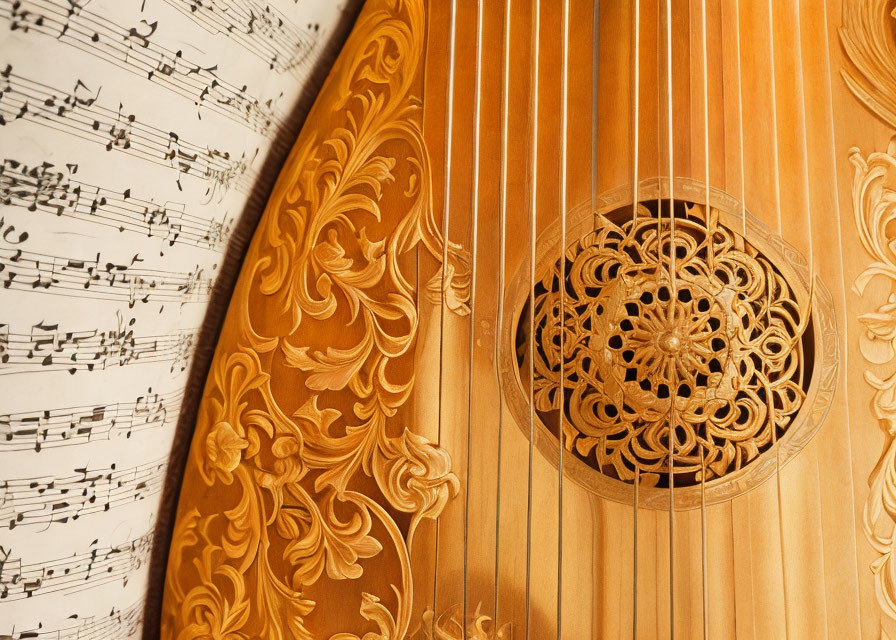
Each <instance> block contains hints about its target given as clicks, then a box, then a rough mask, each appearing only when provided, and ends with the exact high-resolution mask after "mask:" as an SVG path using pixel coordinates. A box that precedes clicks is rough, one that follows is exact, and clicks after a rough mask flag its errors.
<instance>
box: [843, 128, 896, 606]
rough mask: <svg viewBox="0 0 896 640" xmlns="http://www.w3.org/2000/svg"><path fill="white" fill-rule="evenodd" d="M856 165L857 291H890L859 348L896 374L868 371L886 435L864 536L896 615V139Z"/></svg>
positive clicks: (856, 155)
mask: <svg viewBox="0 0 896 640" xmlns="http://www.w3.org/2000/svg"><path fill="white" fill-rule="evenodd" d="M849 158H850V161H851V162H852V164H853V165H854V166H855V176H854V181H853V189H852V197H853V211H854V213H855V217H856V226H857V228H858V231H859V238H860V240H861V241H862V246H864V247H865V250H866V251H867V252H868V253H869V254H870V255H871V256H872V258H874V262H872V263H871V264H870V265H869V266H868V267H867V268H866V269H865V270H864V271H863V272H862V273H861V274H860V275H859V277H858V278H857V279H856V281H855V284H854V286H853V288H854V290H855V291H856V293H858V294H859V295H863V294H864V293H865V291H866V289H867V288H868V285H869V283H871V281H872V280H875V279H883V280H884V282H886V283H887V284H888V285H889V287H890V294H889V295H888V296H887V298H886V299H885V300H883V301H881V302H880V303H879V304H878V306H877V309H876V310H875V311H873V312H871V313H866V314H863V315H861V316H859V321H860V322H861V323H862V324H863V325H864V331H863V332H862V334H861V335H860V337H859V350H860V351H861V353H862V355H863V356H864V358H865V360H867V361H868V363H869V364H871V365H891V366H890V369H891V372H890V373H889V374H885V375H883V376H880V375H878V374H876V373H875V372H872V371H870V370H867V371H865V380H866V381H867V382H868V384H869V385H870V386H871V387H872V388H873V389H874V395H873V396H872V399H871V411H872V414H873V415H874V417H875V418H876V419H877V420H878V424H879V425H880V428H881V429H882V430H883V432H884V434H885V438H886V441H885V446H884V453H883V455H882V456H881V457H880V459H879V460H878V462H877V465H876V466H875V468H874V470H873V471H872V473H871V475H870V477H869V484H870V486H871V491H870V494H869V496H868V499H867V500H866V501H865V510H864V517H863V525H864V531H865V537H866V538H867V539H868V542H869V543H871V546H872V547H873V548H874V550H875V552H876V553H877V554H878V556H877V559H876V560H875V561H874V563H873V564H872V566H871V570H872V572H873V573H874V584H875V591H876V594H877V600H878V603H879V604H880V606H881V609H882V610H883V612H884V613H885V614H887V615H888V616H890V617H892V618H896V562H894V557H893V556H894V552H896V367H893V366H892V365H893V364H894V356H896V351H894V348H896V252H894V244H893V242H894V241H896V232H894V230H893V223H894V221H896V191H894V190H893V188H892V185H893V184H894V182H893V181H894V179H896V138H893V139H892V140H891V141H890V144H889V148H888V149H887V151H886V152H885V153H883V152H874V153H872V154H870V155H869V156H868V157H867V158H865V157H863V155H862V153H861V151H859V150H858V149H855V148H854V149H852V150H851V151H850V156H849Z"/></svg>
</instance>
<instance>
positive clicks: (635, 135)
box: [632, 0, 641, 640]
mask: <svg viewBox="0 0 896 640" xmlns="http://www.w3.org/2000/svg"><path fill="white" fill-rule="evenodd" d="M632 42H633V43H634V51H633V53H632V63H633V64H632V66H633V70H632V75H633V78H634V81H633V83H632V232H633V233H635V227H636V225H637V221H638V206H639V204H640V202H639V189H638V187H639V186H640V185H639V179H640V175H639V173H638V171H639V167H638V151H639V149H638V145H639V144H640V141H639V133H640V132H639V130H638V129H639V126H640V108H639V104H638V103H639V102H640V92H641V0H635V4H634V34H633V38H632ZM640 480H641V467H640V465H639V464H638V463H637V462H636V463H635V480H634V483H635V486H634V501H633V503H632V505H633V506H632V510H633V511H632V639H633V640H636V639H637V637H638V483H639V482H640Z"/></svg>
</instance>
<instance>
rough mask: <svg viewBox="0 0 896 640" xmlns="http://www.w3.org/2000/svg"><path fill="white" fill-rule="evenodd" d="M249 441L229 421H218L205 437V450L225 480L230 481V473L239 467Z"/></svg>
mask: <svg viewBox="0 0 896 640" xmlns="http://www.w3.org/2000/svg"><path fill="white" fill-rule="evenodd" d="M248 446H249V441H248V440H246V439H245V438H243V437H242V436H240V434H239V433H237V431H236V430H235V429H234V428H233V427H232V426H231V425H230V423H229V422H223V421H222V422H218V423H217V424H216V425H215V426H214V427H213V428H212V430H211V431H210V432H209V434H208V437H207V438H206V439H205V451H206V455H207V456H208V460H209V462H210V463H211V464H212V465H213V466H214V467H216V468H217V469H218V470H220V471H221V472H223V473H222V475H223V477H224V480H225V482H228V483H229V482H230V480H231V476H230V473H231V472H232V471H233V470H234V469H236V468H237V466H239V464H240V459H241V458H242V451H243V449H245V448H246V447H248Z"/></svg>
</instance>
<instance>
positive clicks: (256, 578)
mask: <svg viewBox="0 0 896 640" xmlns="http://www.w3.org/2000/svg"><path fill="white" fill-rule="evenodd" d="M423 17H424V16H423V7H422V4H421V3H420V2H415V1H410V2H395V3H392V2H372V3H369V5H368V6H367V7H366V8H365V10H364V12H363V14H362V15H361V17H360V18H359V21H358V24H357V25H356V27H355V30H354V33H353V34H352V36H351V38H350V39H349V41H348V42H347V44H346V46H345V49H344V50H343V52H342V54H341V56H340V59H339V63H338V64H337V67H336V71H335V73H334V75H332V76H331V77H330V78H329V79H328V81H327V84H326V86H325V88H324V89H323V92H322V95H321V97H320V98H319V99H318V102H317V105H316V106H315V109H314V111H313V112H312V114H311V115H310V116H309V122H308V123H307V124H306V126H305V128H304V131H303V134H302V136H301V138H300V139H299V141H298V142H297V143H296V146H295V148H294V149H293V152H292V154H291V155H290V157H289V159H288V161H287V164H286V166H285V167H284V169H283V171H282V173H281V176H280V179H279V180H278V182H277V185H276V188H275V190H274V194H273V196H272V198H271V202H270V203H269V205H268V208H267V211H266V212H265V215H264V217H263V219H262V222H261V224H260V227H259V229H258V231H257V232H256V235H255V239H254V241H253V243H252V246H251V249H250V250H249V253H248V255H247V257H246V267H245V268H244V270H243V273H242V274H241V277H240V281H239V284H238V286H237V289H236V292H235V294H234V298H233V300H232V302H231V306H230V310H229V312H228V316H227V321H226V325H225V328H224V331H223V334H222V336H221V340H220V343H219V345H218V349H217V352H216V354H215V359H214V362H213V365H212V372H211V374H210V377H209V380H208V384H207V386H206V389H205V395H204V398H203V404H202V408H201V411H200V416H201V417H200V420H199V423H198V425H197V427H196V433H195V435H194V439H193V446H192V450H191V452H190V458H189V464H188V469H187V474H186V477H185V480H184V489H183V491H182V493H181V498H180V508H179V514H178V522H177V525H176V530H175V535H174V542H173V545H172V548H171V557H170V562H169V569H168V579H167V588H166V597H165V604H164V620H163V633H165V634H166V635H169V636H171V637H177V638H179V639H186V638H204V637H215V638H218V637H228V638H230V637H246V638H248V637H270V638H287V637H290V638H310V637H321V635H326V636H330V635H331V634H335V635H332V637H333V638H340V639H342V640H347V639H349V638H357V637H359V636H358V635H355V634H353V633H350V632H347V633H337V632H343V631H345V630H346V629H351V628H354V627H358V626H359V624H360V623H359V622H355V623H352V622H351V621H350V619H351V618H350V616H354V617H355V618H356V619H357V620H359V621H360V620H361V619H362V618H363V619H364V620H367V621H369V622H370V623H372V625H373V626H374V627H375V628H376V629H377V630H378V634H377V637H403V636H404V635H405V634H406V633H407V631H408V628H409V625H410V622H411V604H412V599H413V591H412V589H413V576H412V574H411V567H410V562H409V548H411V547H412V546H413V542H412V541H413V539H414V534H415V532H416V530H417V528H418V526H419V524H420V523H421V522H422V521H423V520H425V519H428V518H433V517H436V516H438V514H439V513H440V512H441V511H442V509H443V507H444V505H445V502H446V500H448V498H449V497H450V496H451V495H453V494H454V493H456V492H457V486H458V480H457V478H456V477H455V476H454V475H453V474H451V473H450V471H449V459H448V456H447V454H446V453H445V451H444V450H442V449H439V448H437V447H435V446H433V445H432V444H431V443H430V442H429V441H427V440H426V439H425V438H424V437H422V436H420V435H418V434H416V433H414V432H413V431H411V430H409V429H407V428H405V425H407V424H408V423H412V422H413V421H412V420H410V419H409V417H410V415H411V414H410V411H409V407H408V403H407V400H408V397H409V395H410V393H411V391H412V389H413V385H414V374H413V370H412V369H411V368H410V367H409V366H404V367H402V366H400V363H401V362H402V361H407V360H409V359H412V358H413V349H412V348H413V345H414V340H415V337H416V333H417V327H418V321H419V320H418V315H417V310H416V306H415V284H414V283H415V281H416V280H417V279H418V278H419V277H424V278H425V279H424V282H426V280H427V279H428V278H429V277H434V278H435V281H436V282H439V281H443V282H444V283H445V285H444V286H445V287H446V290H449V291H451V292H453V294H454V299H456V300H457V301H458V307H457V309H458V310H462V309H463V308H464V307H463V302H462V298H463V292H462V291H461V290H458V288H457V285H456V281H457V278H456V275H455V274H457V264H458V263H457V260H456V258H457V253H456V251H455V250H454V249H449V253H450V256H451V257H450V259H451V260H452V262H451V263H450V272H449V274H448V275H446V276H445V277H441V278H440V276H439V274H432V273H430V275H429V276H426V275H425V271H424V270H423V269H421V270H420V271H417V269H416V268H415V256H414V254H413V253H412V251H413V250H414V249H415V248H416V247H417V246H418V245H419V246H423V247H425V250H427V251H428V252H430V253H431V254H432V255H433V256H436V257H438V258H441V256H442V249H441V246H440V245H441V238H440V235H439V233H438V231H437V229H436V227H435V224H434V221H433V218H432V209H431V206H430V198H431V191H430V189H431V182H430V169H429V159H428V157H427V155H426V152H425V148H424V143H423V140H422V137H421V133H420V104H419V98H418V95H419V91H420V71H421V67H420V61H421V56H422V53H423V47H422V38H423V35H424V31H423ZM396 158H400V160H401V161H400V162H397V161H396ZM409 257H410V260H409V259H408V258H409ZM336 326H342V327H343V328H342V329H340V330H338V331H337V332H335V333H334V331H333V328H334V327H336ZM397 365H398V366H397ZM399 523H400V524H399ZM367 559H379V560H380V562H379V564H372V565H369V566H372V567H374V569H373V571H374V574H377V573H379V577H378V578H376V579H374V580H373V582H375V583H376V584H377V585H378V588H376V587H374V586H373V585H367V586H365V588H364V589H363V590H360V589H359V588H358V587H359V584H358V581H357V579H358V578H360V577H361V576H362V575H363V574H364V572H365V567H364V566H362V565H361V564H360V561H361V560H367ZM367 570H368V571H370V570H371V569H369V568H368V569H367ZM334 581H354V582H351V583H349V588H348V589H338V588H337V589H335V590H334V591H329V590H328V587H327V586H326V584H327V583H331V582H334ZM333 593H339V594H340V601H341V602H342V603H343V604H342V605H341V606H339V607H338V608H335V609H334V608H333V607H332V606H331V605H332V598H333V595H332V594H333ZM318 594H319V595H318ZM321 598H325V599H327V600H329V605H328V606H325V607H324V608H321V607H320V605H319V600H320V599H321ZM349 600H354V602H355V603H356V604H354V606H349V605H348V602H349ZM312 628H313V629H314V633H313V634H312V632H311V630H310V629H312ZM365 637H367V636H365Z"/></svg>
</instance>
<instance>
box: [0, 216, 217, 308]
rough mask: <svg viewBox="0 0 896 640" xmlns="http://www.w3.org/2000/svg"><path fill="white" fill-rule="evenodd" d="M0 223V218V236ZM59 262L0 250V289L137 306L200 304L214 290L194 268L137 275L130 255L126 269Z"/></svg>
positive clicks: (78, 260)
mask: <svg viewBox="0 0 896 640" xmlns="http://www.w3.org/2000/svg"><path fill="white" fill-rule="evenodd" d="M3 226H4V220H3V218H0V233H2V231H3ZM101 255H102V254H99V253H97V254H96V256H95V257H94V258H93V259H92V260H89V259H83V258H64V257H59V256H50V255H46V254H42V253H34V252H30V251H23V250H22V249H18V248H15V247H8V246H6V247H4V246H2V245H0V285H2V287H3V288H4V289H19V290H23V291H40V292H47V293H56V294H60V295H69V296H76V297H84V298H94V299H109V300H126V301H127V303H128V307H129V308H133V307H134V305H135V304H136V303H137V302H142V303H147V302H150V301H152V302H179V303H181V304H185V303H188V302H204V301H206V300H208V297H209V295H211V292H212V289H213V288H214V284H215V279H214V277H208V276H206V275H204V271H205V270H204V269H202V268H200V267H199V266H198V265H197V267H196V269H194V270H193V271H190V272H188V273H183V274H181V273H168V272H165V271H160V270H157V269H141V268H140V263H141V262H143V259H142V258H141V257H140V254H135V255H134V256H133V257H132V258H131V260H130V261H129V263H127V264H116V263H114V262H107V261H104V260H103V259H102V258H101Z"/></svg>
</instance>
